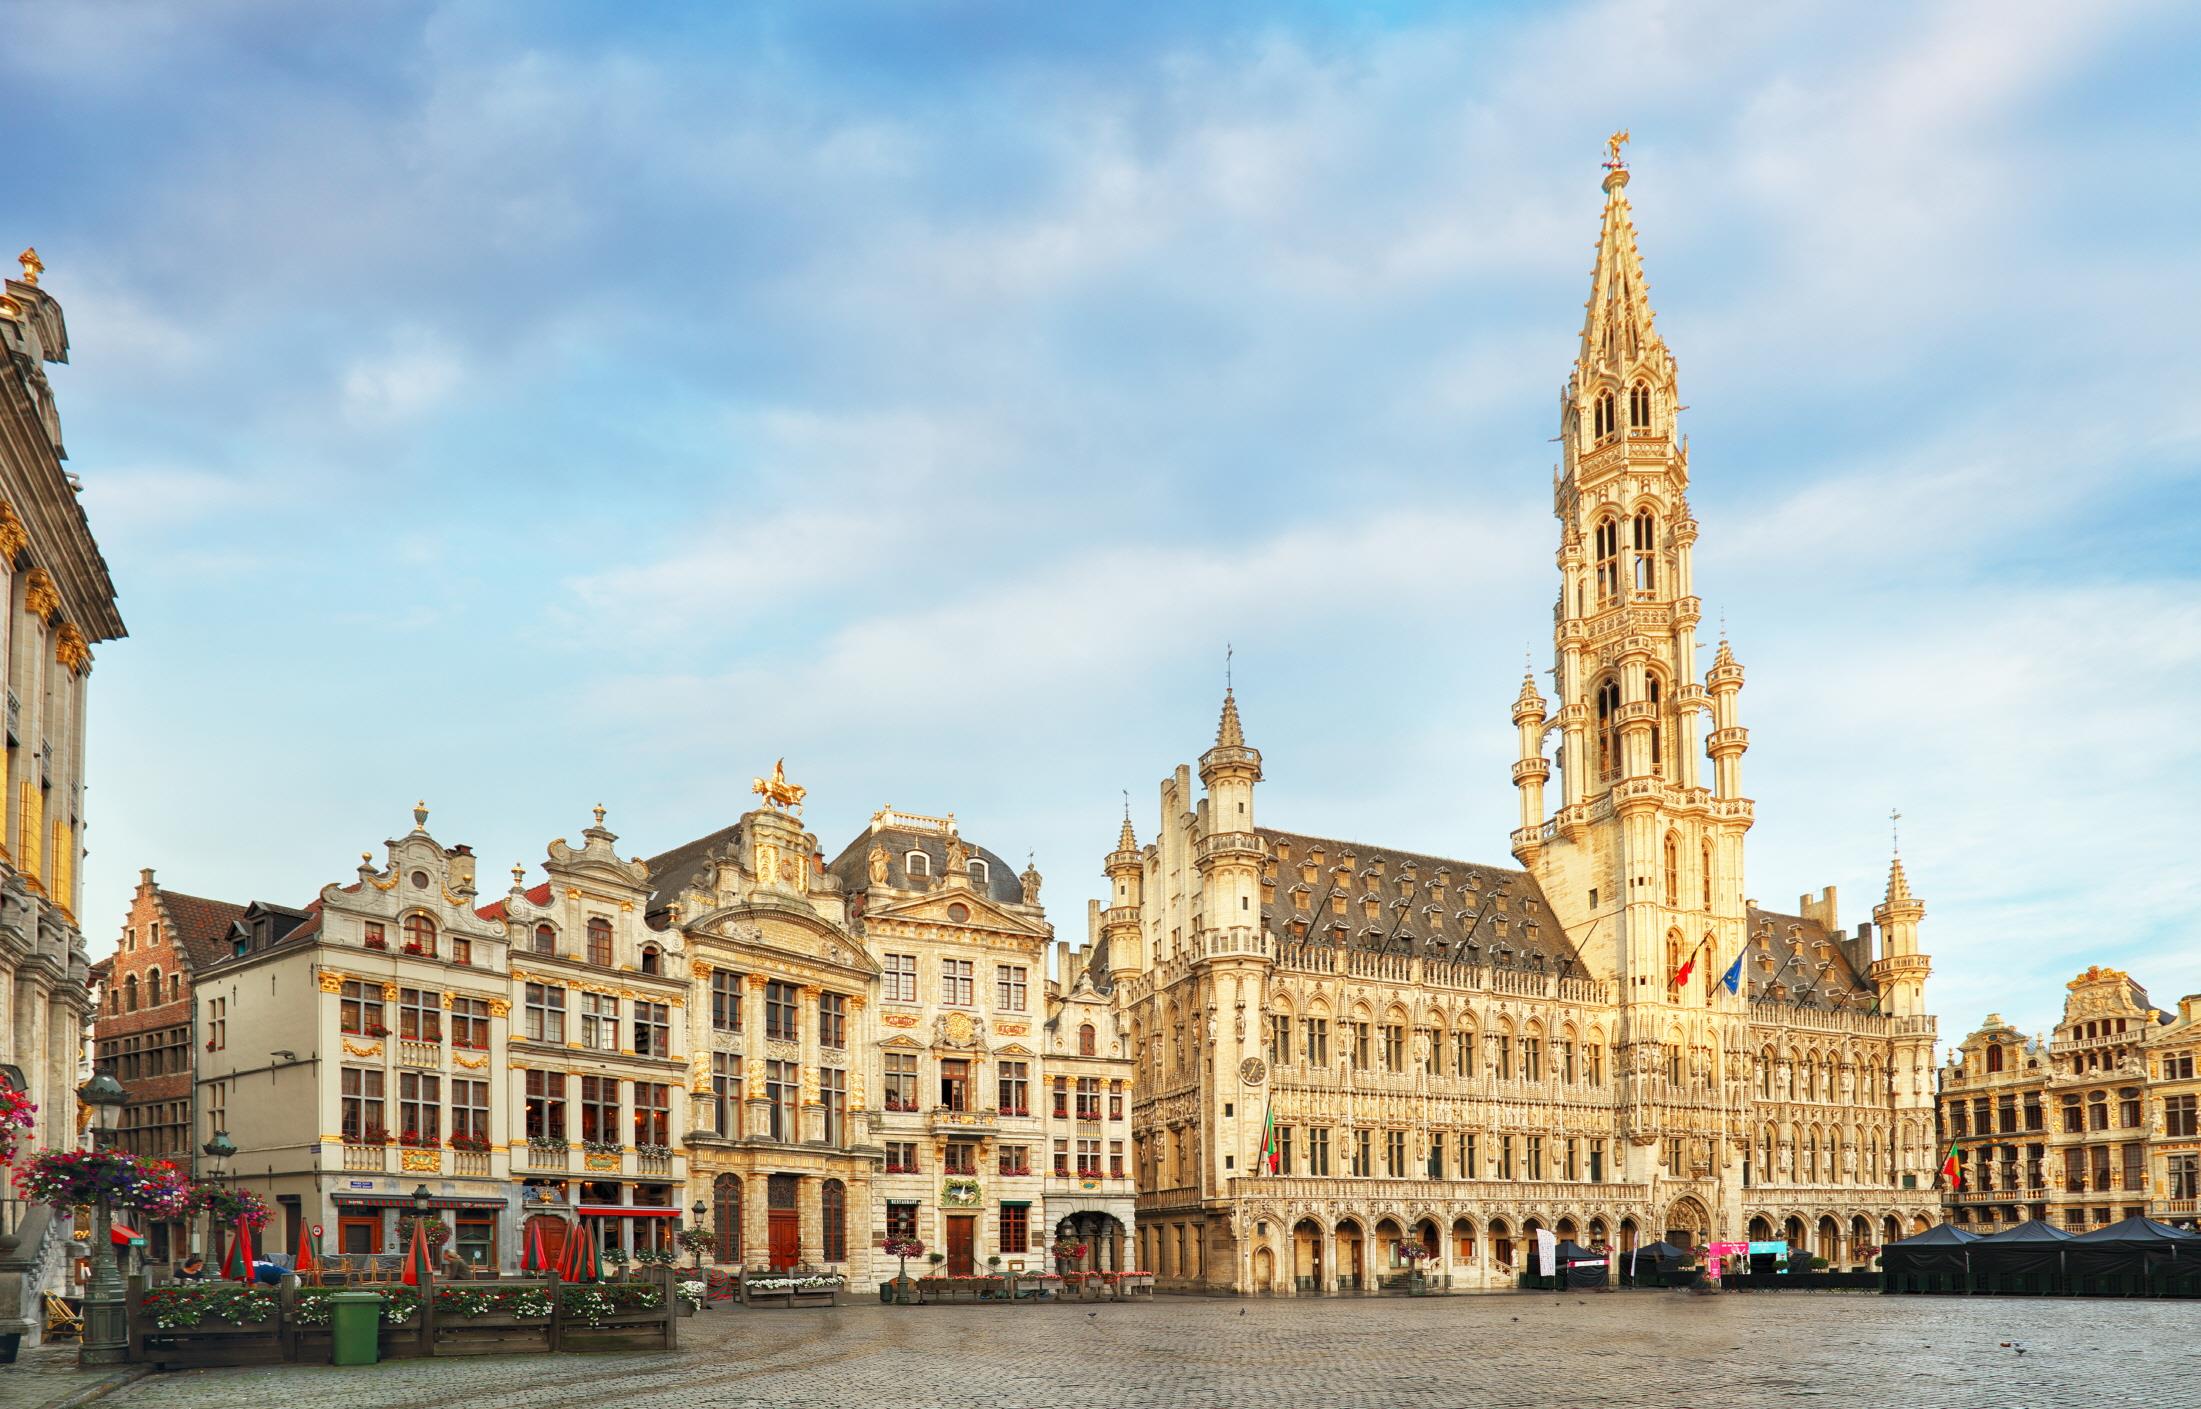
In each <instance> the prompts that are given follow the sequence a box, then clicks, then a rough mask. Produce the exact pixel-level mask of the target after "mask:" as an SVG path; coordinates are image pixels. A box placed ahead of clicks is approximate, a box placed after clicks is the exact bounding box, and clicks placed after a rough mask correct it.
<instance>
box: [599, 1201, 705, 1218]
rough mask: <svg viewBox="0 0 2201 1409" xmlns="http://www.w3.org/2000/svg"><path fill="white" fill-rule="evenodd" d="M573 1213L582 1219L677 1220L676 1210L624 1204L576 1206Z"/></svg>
mask: <svg viewBox="0 0 2201 1409" xmlns="http://www.w3.org/2000/svg"><path fill="white" fill-rule="evenodd" d="M573 1211H574V1212H575V1213H578V1214H580V1215H581V1216H582V1217H583V1218H678V1217H679V1216H680V1210H679V1209H677V1208H631V1207H629V1206H628V1205H626V1204H577V1205H575V1206H574V1209H573Z"/></svg>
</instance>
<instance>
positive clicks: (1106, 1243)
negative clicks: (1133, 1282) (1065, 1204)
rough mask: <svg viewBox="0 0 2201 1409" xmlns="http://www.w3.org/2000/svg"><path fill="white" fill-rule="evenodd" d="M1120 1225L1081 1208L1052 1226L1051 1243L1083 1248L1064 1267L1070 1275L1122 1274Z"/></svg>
mask: <svg viewBox="0 0 2201 1409" xmlns="http://www.w3.org/2000/svg"><path fill="white" fill-rule="evenodd" d="M1123 1237H1124V1232H1123V1224H1122V1223H1120V1222H1118V1221H1117V1220H1116V1218H1115V1216H1114V1215H1112V1214H1107V1213H1102V1212H1101V1211H1100V1210H1098V1209H1084V1210H1081V1211H1080V1212H1077V1213H1073V1214H1071V1215H1070V1216H1069V1217H1067V1218H1064V1219H1062V1220H1061V1221H1060V1222H1058V1223H1056V1224H1055V1241H1056V1242H1058V1243H1060V1242H1065V1241H1067V1242H1070V1243H1073V1244H1078V1245H1081V1246H1083V1247H1084V1249H1085V1255H1084V1256H1083V1257H1080V1258H1074V1259H1072V1260H1071V1261H1069V1262H1067V1263H1065V1264H1064V1267H1063V1270H1065V1271H1074V1272H1121V1271H1123Z"/></svg>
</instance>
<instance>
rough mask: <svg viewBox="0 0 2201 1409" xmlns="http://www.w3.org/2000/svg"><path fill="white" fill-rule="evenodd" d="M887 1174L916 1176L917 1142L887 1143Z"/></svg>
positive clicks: (892, 1141) (891, 1141)
mask: <svg viewBox="0 0 2201 1409" xmlns="http://www.w3.org/2000/svg"><path fill="white" fill-rule="evenodd" d="M886 1172H887V1173H889V1174H916V1173H919V1172H920V1171H919V1170H918V1168H917V1142H916V1141H915V1140H889V1141H887V1171H886Z"/></svg>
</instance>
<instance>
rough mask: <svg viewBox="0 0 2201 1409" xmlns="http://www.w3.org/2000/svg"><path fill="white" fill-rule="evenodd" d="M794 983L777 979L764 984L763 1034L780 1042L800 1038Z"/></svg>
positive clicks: (799, 1018) (799, 1014) (800, 1030)
mask: <svg viewBox="0 0 2201 1409" xmlns="http://www.w3.org/2000/svg"><path fill="white" fill-rule="evenodd" d="M796 1004H797V997H796V992H795V985H793V984H791V983H780V982H778V981H777V980H775V981H773V982H771V983H767V984H766V985H764V1035H765V1036H766V1037H768V1038H771V1039H773V1040H775V1041H780V1042H800V1041H801V1040H802V1015H801V1013H800V1011H799V1009H798V1008H797V1006H796Z"/></svg>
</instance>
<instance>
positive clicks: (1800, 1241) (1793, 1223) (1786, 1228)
mask: <svg viewBox="0 0 2201 1409" xmlns="http://www.w3.org/2000/svg"><path fill="white" fill-rule="evenodd" d="M1781 1236H1782V1237H1784V1238H1786V1239H1787V1240H1788V1248H1789V1251H1790V1252H1797V1251H1801V1250H1802V1249H1804V1248H1807V1247H1809V1246H1810V1244H1808V1243H1806V1242H1805V1241H1804V1221H1803V1220H1802V1219H1801V1218H1798V1217H1797V1216H1796V1215H1794V1214H1790V1215H1789V1216H1788V1221H1787V1222H1786V1223H1783V1224H1782V1225H1781Z"/></svg>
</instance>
